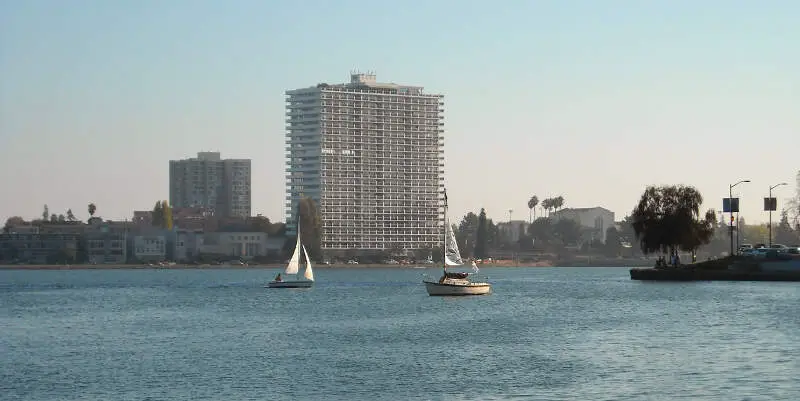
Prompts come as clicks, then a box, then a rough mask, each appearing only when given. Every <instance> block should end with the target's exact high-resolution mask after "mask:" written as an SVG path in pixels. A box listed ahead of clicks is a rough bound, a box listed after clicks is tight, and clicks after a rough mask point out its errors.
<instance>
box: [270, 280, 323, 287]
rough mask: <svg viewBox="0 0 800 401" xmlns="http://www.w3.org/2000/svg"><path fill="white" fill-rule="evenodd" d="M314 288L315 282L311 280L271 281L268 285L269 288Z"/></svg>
mask: <svg viewBox="0 0 800 401" xmlns="http://www.w3.org/2000/svg"><path fill="white" fill-rule="evenodd" d="M313 286H314V282H313V281H309V280H288V281H270V282H269V284H267V288H311V287H313Z"/></svg>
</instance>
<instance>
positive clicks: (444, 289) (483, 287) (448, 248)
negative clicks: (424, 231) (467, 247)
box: [423, 192, 492, 295]
mask: <svg viewBox="0 0 800 401" xmlns="http://www.w3.org/2000/svg"><path fill="white" fill-rule="evenodd" d="M443 250H444V258H443V259H444V262H443V264H442V270H443V271H442V277H441V278H439V281H429V280H423V283H425V289H426V290H427V291H428V295H486V294H489V293H490V292H492V285H491V284H489V283H482V282H481V283H477V282H475V283H474V282H472V281H470V279H469V276H470V275H472V274H475V273H477V272H478V266H477V265H476V264H475V262H474V261H473V262H472V271H473V272H472V273H470V272H448V271H447V267H448V266H450V267H456V266H463V265H464V261H463V260H462V259H461V252H459V250H458V243H457V242H456V237H455V234H454V233H453V229H452V227H451V226H450V219H449V218H448V217H447V192H445V193H444V243H443Z"/></svg>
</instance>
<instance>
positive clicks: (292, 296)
mask: <svg viewBox="0 0 800 401" xmlns="http://www.w3.org/2000/svg"><path fill="white" fill-rule="evenodd" d="M422 272H424V270H420V269H318V270H317V271H316V272H315V276H316V278H317V280H318V282H317V285H316V287H315V288H313V289H310V290H286V289H266V288H263V285H264V283H265V282H267V281H268V280H269V279H271V278H272V277H273V276H274V275H275V273H276V270H258V269H252V270H244V269H235V270H234V269H231V270H202V271H200V270H104V271H88V270H76V271H0V399H3V400H6V399H7V400H37V401H38V400H412V399H414V400H416V399H420V400H505V399H531V400H676V399H687V400H689V399H690V400H800V283H747V282H733V283H731V282H714V283H642V282H635V281H631V280H630V279H629V276H628V272H627V269H619V268H552V269H549V268H520V269H499V268H497V269H485V270H483V271H482V273H486V274H488V275H489V278H490V280H491V281H492V282H493V283H494V294H492V295H490V296H486V297H471V298H437V297H429V296H428V295H427V294H426V292H425V289H424V287H423V286H422V284H421V281H420V279H421V273H422ZM429 273H430V274H431V275H435V274H436V273H438V271H437V270H435V269H433V270H430V272H429Z"/></svg>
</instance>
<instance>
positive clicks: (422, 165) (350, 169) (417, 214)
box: [285, 73, 444, 251]
mask: <svg viewBox="0 0 800 401" xmlns="http://www.w3.org/2000/svg"><path fill="white" fill-rule="evenodd" d="M442 99H443V95H440V94H428V93H424V92H423V88H422V87H419V86H408V85H399V84H394V83H380V82H377V81H376V77H375V75H374V74H358V73H354V74H351V76H350V82H349V83H345V84H326V83H321V84H318V85H316V86H312V87H308V88H302V89H295V90H289V91H287V92H286V116H287V118H286V124H287V126H286V145H287V151H288V155H287V168H286V179H287V185H286V204H285V206H286V218H287V227H288V229H289V234H290V235H293V234H294V232H295V223H296V216H295V213H296V210H297V204H298V202H299V200H300V198H301V197H303V196H308V197H310V198H312V199H313V200H314V201H315V202H316V203H317V205H318V207H319V210H320V215H321V219H322V249H323V250H326V251H343V250H348V249H353V250H387V249H406V250H410V249H429V248H434V247H437V246H440V245H441V235H440V233H441V229H442V223H441V221H442V219H441V213H442V212H441V204H442V193H443V187H444V129H443V126H444V122H443V113H444V109H443V105H444V103H443V100H442Z"/></svg>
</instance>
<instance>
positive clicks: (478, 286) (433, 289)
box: [423, 280, 492, 296]
mask: <svg viewBox="0 0 800 401" xmlns="http://www.w3.org/2000/svg"><path fill="white" fill-rule="evenodd" d="M459 281H462V280H459ZM423 282H424V283H425V289H426V290H427V291H428V295H431V296H437V295H438V296H459V295H486V294H489V293H491V292H492V285H491V284H489V283H471V282H466V283H464V282H461V283H450V282H447V281H445V282H444V283H437V282H433V281H423Z"/></svg>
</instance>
